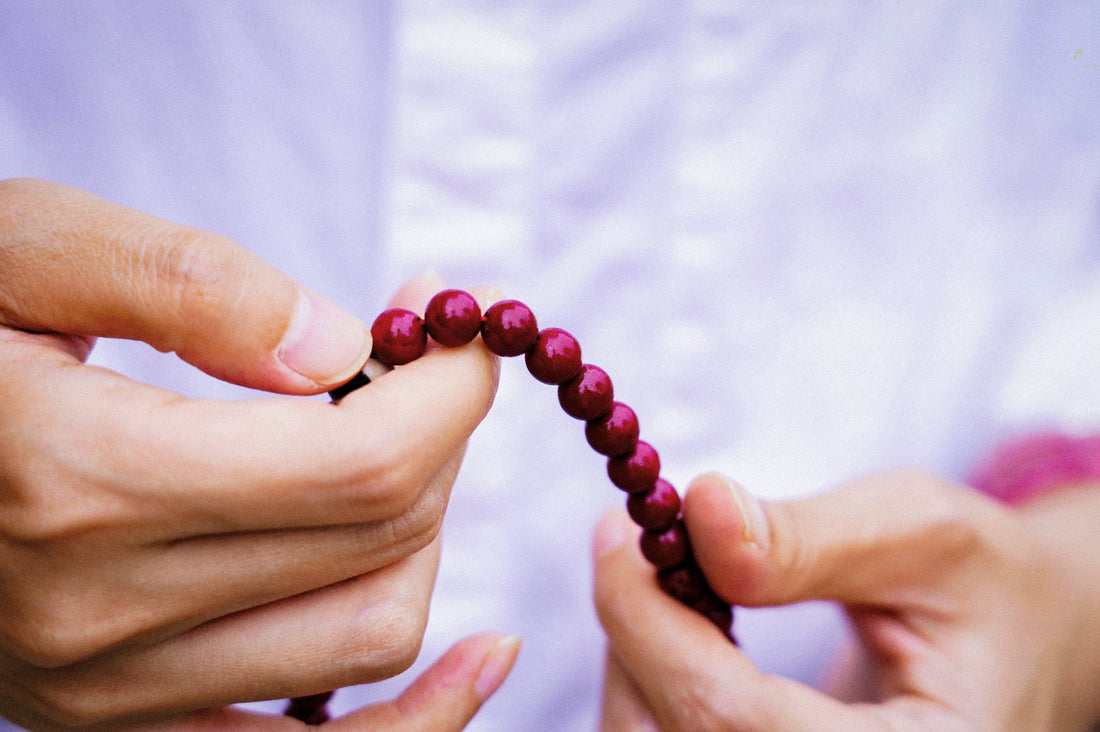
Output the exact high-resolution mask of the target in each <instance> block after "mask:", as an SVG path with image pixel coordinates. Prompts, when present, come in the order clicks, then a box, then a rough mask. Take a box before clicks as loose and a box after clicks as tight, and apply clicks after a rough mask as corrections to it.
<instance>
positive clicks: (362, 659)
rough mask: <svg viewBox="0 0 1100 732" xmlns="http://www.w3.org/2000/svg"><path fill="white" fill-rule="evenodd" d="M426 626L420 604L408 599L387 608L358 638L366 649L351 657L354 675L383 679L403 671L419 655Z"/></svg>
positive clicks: (424, 605)
mask: <svg viewBox="0 0 1100 732" xmlns="http://www.w3.org/2000/svg"><path fill="white" fill-rule="evenodd" d="M427 622H428V612H427V606H426V603H424V602H421V601H419V600H412V599H408V600H405V601H402V602H395V603H389V604H387V606H386V607H385V609H381V610H379V612H378V613H376V614H375V616H374V617H373V618H372V619H371V627H370V631H371V632H370V633H369V634H365V635H360V636H359V637H360V638H364V640H363V641H361V642H366V643H368V644H369V646H370V647H369V648H366V649H362V650H363V651H364V652H362V653H356V654H355V657H354V659H353V660H354V662H355V664H356V665H357V668H355V669H353V673H354V675H355V676H357V677H368V676H369V677H374V678H377V679H386V678H390V677H393V676H396V675H397V674H399V673H401V672H403V671H405V670H407V669H408V668H409V667H410V666H412V664H413V662H414V661H416V659H417V656H419V655H420V647H421V644H422V643H423V640H424V630H425V628H426V627H427Z"/></svg>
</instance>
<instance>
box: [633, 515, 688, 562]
mask: <svg viewBox="0 0 1100 732" xmlns="http://www.w3.org/2000/svg"><path fill="white" fill-rule="evenodd" d="M638 543H639V545H640V546H641V549H642V555H643V556H644V557H645V558H646V559H647V560H649V563H650V564H652V565H653V566H654V567H656V568H657V569H668V568H669V567H675V566H676V565H677V564H683V563H684V561H686V560H687V558H688V557H689V556H691V550H690V548H689V546H688V537H687V530H686V529H685V528H684V522H683V521H674V522H673V523H672V526H669V527H668V528H667V529H665V530H664V531H643V532H642V536H641V538H640V539H639V540H638Z"/></svg>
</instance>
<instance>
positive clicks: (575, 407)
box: [558, 364, 615, 422]
mask: <svg viewBox="0 0 1100 732" xmlns="http://www.w3.org/2000/svg"><path fill="white" fill-rule="evenodd" d="M614 399H615V390H614V389H613V388H612V386H611V377H609V376H608V375H607V372H606V371H604V370H603V369H601V368H600V367H599V366H593V365H591V364H584V365H583V366H581V370H580V371H579V372H578V373H577V375H576V376H574V377H573V378H572V379H570V380H569V381H567V382H565V383H564V384H562V385H561V386H559V387H558V403H559V404H561V408H562V409H564V410H565V413H566V414H568V415H569V416H570V417H573V418H575V419H583V420H585V421H586V422H587V421H590V420H593V419H596V418H597V417H602V416H604V415H605V414H607V413H608V412H609V411H611V404H612V402H613V401H614Z"/></svg>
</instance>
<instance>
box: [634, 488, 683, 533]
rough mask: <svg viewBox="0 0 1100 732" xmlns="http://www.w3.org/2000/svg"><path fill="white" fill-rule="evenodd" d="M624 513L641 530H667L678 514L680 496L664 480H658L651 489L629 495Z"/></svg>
mask: <svg viewBox="0 0 1100 732" xmlns="http://www.w3.org/2000/svg"><path fill="white" fill-rule="evenodd" d="M626 512H627V513H629V514H630V518H632V519H634V523H636V524H638V526H641V527H642V528H643V529H649V530H651V531H661V530H664V529H667V528H668V527H669V526H671V525H672V522H673V521H675V520H676V516H678V515H679V513H680V494H679V493H677V492H676V489H675V488H673V487H672V484H671V483H669V482H668V481H667V480H665V479H664V478H658V479H657V482H656V484H654V486H653V489H652V490H649V491H646V492H645V493H631V494H630V496H629V497H628V498H627V499H626Z"/></svg>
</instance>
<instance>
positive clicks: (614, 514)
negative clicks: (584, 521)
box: [592, 510, 636, 560]
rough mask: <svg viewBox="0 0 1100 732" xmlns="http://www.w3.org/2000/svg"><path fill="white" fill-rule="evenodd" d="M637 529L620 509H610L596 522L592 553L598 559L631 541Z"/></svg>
mask: <svg viewBox="0 0 1100 732" xmlns="http://www.w3.org/2000/svg"><path fill="white" fill-rule="evenodd" d="M634 531H636V530H635V529H634V526H633V524H631V522H630V519H629V518H628V517H627V515H626V514H625V513H623V512H622V511H619V510H613V511H608V512H607V513H605V514H604V515H603V517H602V518H601V519H600V522H599V523H598V524H596V531H595V532H594V534H593V536H592V555H593V556H594V557H595V558H596V559H597V560H598V559H601V558H602V557H604V556H606V555H607V554H609V553H611V552H612V551H614V550H615V549H618V548H619V547H620V546H622V545H623V544H625V543H626V542H628V541H630V538H631V534H632V533H633V532H634Z"/></svg>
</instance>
